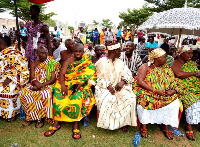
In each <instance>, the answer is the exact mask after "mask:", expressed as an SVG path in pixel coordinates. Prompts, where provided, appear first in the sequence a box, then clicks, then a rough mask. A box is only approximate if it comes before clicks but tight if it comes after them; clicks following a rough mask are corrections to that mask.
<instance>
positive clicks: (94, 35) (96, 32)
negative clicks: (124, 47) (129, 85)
mask: <svg viewBox="0 0 200 147" xmlns="http://www.w3.org/2000/svg"><path fill="white" fill-rule="evenodd" d="M98 36H99V33H98V30H97V28H95V30H94V31H93V44H94V46H95V45H96V44H97V41H98Z"/></svg>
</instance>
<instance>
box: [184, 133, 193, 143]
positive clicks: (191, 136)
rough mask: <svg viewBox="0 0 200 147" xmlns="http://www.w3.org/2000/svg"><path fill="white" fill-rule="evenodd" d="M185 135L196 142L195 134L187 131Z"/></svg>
mask: <svg viewBox="0 0 200 147" xmlns="http://www.w3.org/2000/svg"><path fill="white" fill-rule="evenodd" d="M185 133H186V137H187V138H188V139H189V140H192V141H195V138H194V132H193V131H186V132H185Z"/></svg>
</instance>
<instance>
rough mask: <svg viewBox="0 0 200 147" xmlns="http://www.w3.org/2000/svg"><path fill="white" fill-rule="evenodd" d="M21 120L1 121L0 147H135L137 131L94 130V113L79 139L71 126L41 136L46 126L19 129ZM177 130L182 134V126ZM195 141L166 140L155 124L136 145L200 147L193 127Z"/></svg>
mask: <svg viewBox="0 0 200 147" xmlns="http://www.w3.org/2000/svg"><path fill="white" fill-rule="evenodd" d="M21 124H22V120H20V119H19V117H18V118H17V120H16V121H14V122H11V123H8V122H6V121H5V120H2V119H0V147H10V146H11V145H12V144H14V143H15V142H16V143H18V147H24V146H25V147H38V146H42V147H46V146H47V147H55V146H56V147H64V146H69V147H79V146H81V147H108V146H109V147H129V146H130V147H131V146H134V145H133V143H132V140H133V138H134V134H135V133H136V132H138V130H137V128H135V127H128V132H126V133H124V132H122V131H121V130H114V131H109V130H104V129H101V128H97V127H96V124H97V120H96V115H95V112H93V113H92V114H91V116H90V125H89V126H88V127H84V126H83V124H82V122H81V123H80V129H81V135H82V138H81V139H80V140H74V139H72V136H71V135H72V126H73V123H64V122H63V123H61V129H60V130H59V131H57V132H56V133H55V134H54V135H53V136H51V137H44V135H43V133H44V132H45V131H46V130H47V129H48V127H49V124H47V123H46V124H45V125H44V127H43V128H41V129H37V128H35V123H33V124H32V125H31V126H29V127H26V128H25V127H22V125H21ZM180 129H181V130H182V131H184V124H182V125H181V127H180ZM194 132H195V137H196V141H189V140H188V139H187V138H186V137H176V136H174V140H173V141H170V140H167V139H166V138H165V137H164V135H163V133H162V132H161V131H160V128H159V126H158V125H148V134H149V137H148V138H147V139H144V138H142V139H141V142H140V145H139V146H145V147H146V146H148V147H171V146H180V147H182V146H183V147H184V146H185V147H189V146H194V147H198V146H200V132H199V131H198V128H197V126H195V127H194Z"/></svg>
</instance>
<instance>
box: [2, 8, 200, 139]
mask: <svg viewBox="0 0 200 147" xmlns="http://www.w3.org/2000/svg"><path fill="white" fill-rule="evenodd" d="M39 14H40V9H39V7H38V6H37V5H32V6H31V7H30V16H31V19H33V22H28V23H27V24H25V25H24V24H20V26H23V27H25V28H26V29H23V27H21V29H20V30H16V31H15V36H14V37H13V35H10V36H6V35H5V36H0V51H1V52H0V95H1V96H0V117H2V118H3V119H5V120H7V121H8V122H11V121H14V120H15V119H16V116H17V114H18V113H19V109H20V106H22V109H23V111H24V112H25V115H26V116H25V120H24V121H23V123H22V125H23V126H24V127H28V126H30V125H31V124H32V123H33V122H36V123H35V127H36V128H41V127H43V126H44V120H45V121H46V122H48V123H49V124H51V126H50V127H49V130H47V131H46V132H44V136H46V137H49V136H52V135H53V134H54V133H55V132H56V131H58V130H59V129H60V128H61V125H60V122H74V126H73V129H72V137H73V138H74V139H80V138H81V132H80V129H79V122H80V121H81V120H82V119H84V118H85V117H87V116H88V115H89V114H90V112H91V110H92V108H93V106H94V105H96V106H97V112H98V121H97V127H100V128H103V129H109V130H115V129H122V131H127V126H138V128H139V129H140V133H141V136H142V137H145V138H146V137H148V130H147V124H160V125H162V126H163V128H162V130H163V133H164V135H165V136H166V138H168V139H169V140H171V139H173V135H172V132H171V130H170V126H171V127H173V128H174V129H178V127H179V124H180V123H181V122H180V120H181V115H182V113H183V111H184V112H185V116H186V136H187V138H188V139H190V140H195V136H194V133H193V130H192V125H193V124H198V123H199V122H200V101H199V99H200V79H199V78H200V70H199V69H198V66H199V52H198V51H196V53H197V54H196V55H195V56H192V55H193V54H195V51H193V48H192V47H191V46H190V45H188V44H187V43H185V42H184V43H183V44H184V45H182V46H181V47H180V48H178V49H176V47H175V46H174V45H173V44H171V45H170V44H169V43H168V41H167V39H165V40H164V41H163V43H162V44H161V45H160V46H159V47H158V44H157V43H155V42H154V38H153V37H152V36H151V37H150V38H149V40H148V42H147V43H145V39H144V38H143V37H142V35H141V33H139V35H140V38H139V39H138V41H139V44H138V45H137V47H136V48H135V45H134V43H133V42H131V41H130V38H129V39H128V38H127V39H126V38H125V44H123V45H122V44H120V43H119V42H118V40H119V36H117V37H116V42H108V43H107V44H106V45H104V44H97V42H96V41H94V42H89V43H88V47H87V48H85V49H84V46H83V45H82V44H81V43H75V40H73V39H67V40H65V46H62V44H61V40H60V39H59V38H57V37H55V38H53V39H52V40H51V39H50V34H49V30H48V26H47V25H46V24H45V23H43V22H41V21H40V19H39ZM119 29H120V28H119ZM105 31H107V30H105ZM119 31H120V30H119ZM127 32H128V31H127ZM109 34H112V33H111V30H110V29H109V31H108V36H105V38H106V37H108V38H107V39H108V40H109V41H110V39H111V38H109V36H110V35H109ZM119 34H120V33H119ZM79 35H81V32H80V34H79ZM16 36H18V37H20V39H21V42H25V45H21V49H19V48H18V42H17V41H16ZM80 38H81V37H80ZM105 38H104V39H105ZM100 42H101V41H100ZM102 43H103V41H102ZM94 44H95V45H94ZM23 48H24V51H23ZM142 51H147V52H148V55H147V56H145V57H142V55H141V52H142ZM176 51H177V52H176ZM137 118H138V121H137Z"/></svg>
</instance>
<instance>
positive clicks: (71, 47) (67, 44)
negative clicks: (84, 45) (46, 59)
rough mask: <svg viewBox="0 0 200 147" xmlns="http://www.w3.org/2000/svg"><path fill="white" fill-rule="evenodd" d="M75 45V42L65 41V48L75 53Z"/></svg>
mask: <svg viewBox="0 0 200 147" xmlns="http://www.w3.org/2000/svg"><path fill="white" fill-rule="evenodd" d="M74 44H75V42H74V40H72V39H66V40H65V47H66V48H67V49H69V50H70V51H73V47H74Z"/></svg>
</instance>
